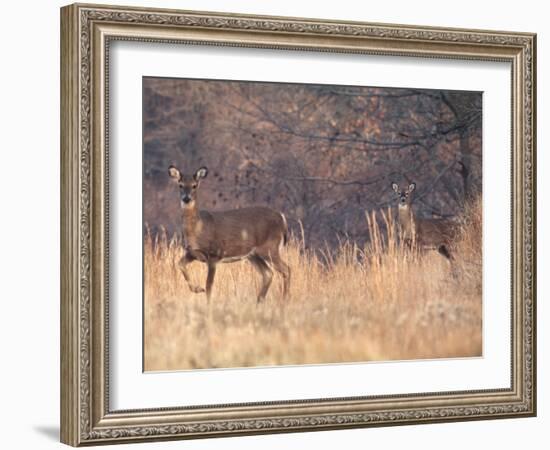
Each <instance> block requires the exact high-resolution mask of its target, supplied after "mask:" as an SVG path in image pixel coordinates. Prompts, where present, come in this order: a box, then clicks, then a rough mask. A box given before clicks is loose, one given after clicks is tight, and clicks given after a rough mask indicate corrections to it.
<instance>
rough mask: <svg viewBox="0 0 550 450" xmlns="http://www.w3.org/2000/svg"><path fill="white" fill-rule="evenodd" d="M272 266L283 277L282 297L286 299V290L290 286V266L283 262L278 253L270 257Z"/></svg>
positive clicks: (287, 290)
mask: <svg viewBox="0 0 550 450" xmlns="http://www.w3.org/2000/svg"><path fill="white" fill-rule="evenodd" d="M271 262H272V264H273V268H274V269H275V270H276V271H277V272H279V273H280V274H281V276H282V277H283V299H284V300H288V292H289V288H290V267H289V266H288V264H287V263H285V262H284V261H283V260H282V258H281V256H280V255H277V256H276V257H274V258H271Z"/></svg>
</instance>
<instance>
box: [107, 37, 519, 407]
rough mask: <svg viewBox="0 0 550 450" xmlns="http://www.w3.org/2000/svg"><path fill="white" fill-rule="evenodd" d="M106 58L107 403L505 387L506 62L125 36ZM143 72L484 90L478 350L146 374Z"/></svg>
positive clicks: (212, 401) (507, 331)
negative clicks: (447, 355)
mask: <svg viewBox="0 0 550 450" xmlns="http://www.w3.org/2000/svg"><path fill="white" fill-rule="evenodd" d="M110 64H111V66H110V120H111V123H110V147H109V149H110V171H111V173H110V180H111V186H110V208H111V209H110V233H111V239H110V253H111V254H110V270H111V277H110V282H111V286H110V297H109V302H110V303H109V310H110V317H109V320H110V328H109V345H110V374H109V381H110V402H111V404H110V409H111V410H120V409H140V408H158V407H175V406H187V405H205V404H222V403H243V402H259V401H276V400H289V399H312V398H331V397H333V398H334V397H350V396H362V395H365V396H366V395H381V394H404V393H414V392H441V391H455V390H477V389H494V388H507V387H509V386H510V382H511V380H510V373H511V372H510V351H511V349H510V332H511V329H510V295H511V292H510V264H511V261H510V255H511V240H510V225H509V224H510V223H511V222H510V218H511V215H510V201H511V198H510V188H509V187H510V183H511V179H510V174H511V172H510V169H511V158H510V143H511V127H510V123H511V122H510V117H511V101H510V95H511V94H510V92H511V78H510V77H511V70H510V65H509V64H506V63H497V62H472V61H454V60H437V59H423V58H404V57H399V58H398V57H385V56H367V55H352V54H334V53H315V52H303V51H300V52H297V51H281V50H260V49H244V48H231V47H223V48H221V47H212V46H190V45H169V44H153V43H141V42H123V41H115V42H112V43H111V49H110ZM143 76H165V77H181V78H185V77H189V78H211V79H234V80H257V81H283V82H289V81H290V82H304V83H325V84H345V85H362V86H390V87H415V88H431V89H463V90H475V91H483V92H484V94H483V105H484V111H483V145H484V148H483V164H484V171H483V205H484V216H483V218H484V230H485V232H484V246H483V250H484V262H483V277H484V278H483V279H484V295H483V308H484V313H483V321H484V322H483V329H484V335H483V348H484V355H483V357H482V358H471V359H442V360H428V361H406V362H388V363H362V364H361V363H359V364H340V365H339V364H334V365H321V366H292V367H284V366H283V367H274V368H254V369H225V370H224V369H219V370H210V371H185V372H166V373H142V263H141V262H142V209H141V199H142V97H141V96H142V77H143Z"/></svg>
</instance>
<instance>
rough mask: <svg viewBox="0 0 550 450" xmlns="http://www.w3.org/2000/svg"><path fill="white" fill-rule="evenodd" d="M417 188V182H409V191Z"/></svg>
mask: <svg viewBox="0 0 550 450" xmlns="http://www.w3.org/2000/svg"><path fill="white" fill-rule="evenodd" d="M415 189H416V183H411V184H409V192H412V191H414V190H415Z"/></svg>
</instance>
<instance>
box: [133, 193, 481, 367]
mask: <svg viewBox="0 0 550 450" xmlns="http://www.w3.org/2000/svg"><path fill="white" fill-rule="evenodd" d="M376 217H378V218H379V219H380V218H383V220H384V221H385V223H386V227H379V226H378V222H377V220H376ZM462 222H463V226H462V228H463V230H462V236H461V239H460V240H459V242H457V244H456V252H455V258H456V261H455V264H454V267H453V268H452V269H451V267H450V265H449V264H448V262H447V261H446V260H445V258H443V257H442V256H441V255H439V254H438V253H436V252H427V253H422V254H419V253H418V252H416V251H411V250H410V249H408V248H405V247H402V246H401V245H399V244H398V241H399V239H396V236H395V227H394V226H393V223H392V220H391V214H390V213H389V212H388V211H386V212H379V213H378V214H375V213H372V214H371V215H367V216H366V220H365V232H366V233H368V234H369V235H370V243H369V244H368V245H367V246H366V247H365V248H358V247H357V246H355V245H354V244H353V243H350V242H342V243H341V244H340V247H339V248H338V249H336V250H333V251H330V250H328V249H325V250H324V251H322V250H318V251H317V252H313V251H310V250H304V248H303V239H302V238H301V237H297V236H293V237H292V238H291V239H290V241H289V243H288V245H287V246H286V247H285V249H284V250H283V252H282V255H283V258H284V259H285V260H286V261H287V262H288V263H289V265H290V267H291V270H292V280H291V288H290V299H289V301H288V302H284V301H283V300H282V298H281V290H282V286H281V284H282V283H281V279H280V277H279V276H278V275H277V274H275V276H274V280H273V284H272V285H271V289H270V290H269V293H268V296H267V299H266V301H265V302H263V303H261V304H259V305H257V304H256V294H257V290H258V288H259V282H260V276H259V275H258V273H257V272H256V271H255V269H254V268H253V267H252V265H251V264H250V263H248V262H247V261H242V262H236V263H231V264H220V265H219V266H218V271H217V273H216V280H215V282H214V289H213V296H212V300H211V302H210V304H209V303H207V301H206V296H205V294H193V293H191V292H190V291H189V288H188V287H187V284H186V283H185V280H184V279H183V276H182V275H181V273H180V271H179V269H178V268H177V261H178V260H179V258H180V256H181V254H182V249H181V246H180V245H179V244H178V242H177V240H176V239H175V238H173V239H167V238H166V237H165V236H155V237H152V236H150V235H147V236H146V237H145V245H144V277H145V281H144V298H145V304H144V368H145V370H146V371H154V370H178V369H203V368H221V367H250V366H271V365H288V364H292V365H295V364H319V363H341V362H359V361H375V360H376V361H379V360H406V359H425V358H452V357H473V356H481V353H482V279H481V277H482V271H481V204H480V202H477V203H476V205H475V206H473V207H471V208H469V210H468V211H467V213H466V215H465V217H464V218H463V220H462ZM382 228H387V229H389V230H390V231H389V232H385V231H384V232H382ZM190 272H191V274H192V277H193V279H194V280H196V281H198V282H199V283H200V284H201V285H204V282H205V279H206V267H205V265H204V264H202V263H199V262H194V263H193V264H191V265H190Z"/></svg>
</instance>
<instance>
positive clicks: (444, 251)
mask: <svg viewBox="0 0 550 450" xmlns="http://www.w3.org/2000/svg"><path fill="white" fill-rule="evenodd" d="M437 251H438V252H439V254H440V255H443V256H444V257H445V258H447V259H448V260H449V262H452V261H453V259H454V258H453V255H451V252H450V251H449V248H448V247H447V246H446V245H445V244H441V245H440V246H439V247H438V248H437Z"/></svg>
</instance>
